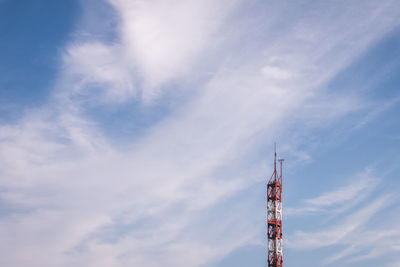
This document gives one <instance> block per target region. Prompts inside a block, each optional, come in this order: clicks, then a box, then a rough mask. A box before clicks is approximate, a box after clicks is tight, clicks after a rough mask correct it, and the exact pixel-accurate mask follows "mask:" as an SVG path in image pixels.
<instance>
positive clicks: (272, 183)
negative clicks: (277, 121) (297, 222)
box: [267, 149, 283, 267]
mask: <svg viewBox="0 0 400 267" xmlns="http://www.w3.org/2000/svg"><path fill="white" fill-rule="evenodd" d="M274 156H275V157H274V172H273V173H272V175H271V178H270V179H269V182H268V185H267V201H268V202H267V209H268V212H267V225H268V227H267V232H268V267H282V263H283V253H282V252H283V251H282V249H283V241H282V167H283V166H282V165H283V159H280V160H279V162H280V167H281V168H280V174H278V172H277V169H276V149H275V155H274Z"/></svg>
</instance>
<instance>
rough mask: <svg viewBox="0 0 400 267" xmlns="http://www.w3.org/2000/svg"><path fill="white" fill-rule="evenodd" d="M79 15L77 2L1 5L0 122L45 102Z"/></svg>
mask: <svg viewBox="0 0 400 267" xmlns="http://www.w3.org/2000/svg"><path fill="white" fill-rule="evenodd" d="M79 15H80V7H79V3H78V0H67V1H54V0H35V1H32V0H5V1H4V0H3V1H1V2H0V38H1V41H0V105H1V106H2V107H1V109H0V111H1V113H0V121H7V120H9V119H13V118H15V117H16V116H18V115H20V114H21V111H22V110H23V109H24V108H26V107H35V106H38V105H41V104H43V103H44V102H45V101H46V100H47V96H48V95H49V92H50V90H51V86H50V85H51V83H52V81H53V80H54V78H55V75H56V73H57V71H58V66H59V52H60V49H61V48H62V47H63V45H64V44H65V42H66V41H67V40H68V38H69V36H70V33H71V31H72V30H73V29H74V26H75V21H76V19H77V17H78V16H79Z"/></svg>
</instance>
